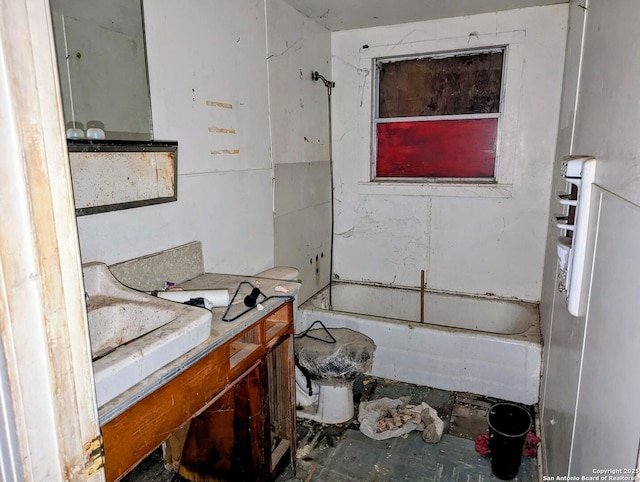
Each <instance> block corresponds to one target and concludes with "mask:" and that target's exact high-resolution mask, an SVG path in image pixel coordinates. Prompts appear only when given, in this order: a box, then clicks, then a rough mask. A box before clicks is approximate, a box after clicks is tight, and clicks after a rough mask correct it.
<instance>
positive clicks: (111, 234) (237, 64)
mask: <svg viewBox="0 0 640 482" xmlns="http://www.w3.org/2000/svg"><path fill="white" fill-rule="evenodd" d="M144 7H145V8H144V10H145V28H146V39H147V50H148V63H149V76H150V88H151V103H152V111H153V125H154V136H155V138H156V139H162V140H177V141H178V173H179V176H178V201H177V202H175V203H169V204H164V205H159V206H149V207H144V208H135V209H130V210H126V211H118V212H113V213H105V214H98V215H92V216H84V217H83V218H80V219H79V222H78V226H79V232H80V241H81V252H82V258H83V261H104V262H106V263H115V262H118V261H123V260H126V259H130V258H134V257H137V256H141V255H144V254H148V253H154V252H157V251H161V250H163V249H167V248H170V247H172V246H177V245H179V244H182V243H185V242H189V241H193V240H199V241H202V245H203V250H204V259H205V269H207V270H209V271H219V272H232V273H255V272H257V271H259V270H261V269H264V268H266V267H268V266H271V265H272V264H273V213H272V169H271V157H270V139H269V117H268V116H269V112H268V89H267V80H268V79H267V66H266V62H265V56H266V31H265V28H266V27H265V12H264V3H263V2H262V1H258V0H238V1H234V2H229V1H224V0H213V1H209V2H199V1H194V0H190V1H182V2H178V1H174V0H153V1H148V2H145V5H144Z"/></svg>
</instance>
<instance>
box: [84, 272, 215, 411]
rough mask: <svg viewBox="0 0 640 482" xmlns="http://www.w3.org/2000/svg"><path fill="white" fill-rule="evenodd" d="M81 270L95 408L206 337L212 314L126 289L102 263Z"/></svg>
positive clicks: (209, 328)
mask: <svg viewBox="0 0 640 482" xmlns="http://www.w3.org/2000/svg"><path fill="white" fill-rule="evenodd" d="M82 268H83V275H84V285H85V292H86V295H87V315H88V319H89V339H90V342H91V354H92V358H93V374H94V378H95V385H96V397H97V402H98V407H100V406H102V405H104V404H105V403H107V402H109V401H111V400H113V399H114V398H115V397H117V396H118V395H120V394H121V393H123V392H125V391H126V390H128V389H129V388H131V387H132V386H134V385H135V384H137V383H139V382H141V381H142V380H144V379H145V378H146V377H148V376H149V375H151V374H152V373H153V372H155V371H156V370H158V369H159V368H162V367H163V366H165V365H166V364H167V363H170V362H171V361H173V360H175V359H176V358H178V357H179V356H181V355H183V354H184V353H186V352H187V351H189V350H191V349H192V348H194V347H196V346H197V345H199V344H200V343H202V342H203V341H205V340H206V339H207V338H208V337H209V334H210V331H211V312H210V311H208V310H205V309H202V308H197V307H195V306H190V305H185V304H182V303H175V302H172V301H167V300H164V299H161V298H156V297H155V296H151V295H148V294H146V293H142V292H140V291H136V290H133V289H130V288H127V287H126V286H124V285H122V284H121V283H119V282H118V281H117V280H116V279H115V278H114V277H113V275H112V274H111V272H110V271H109V268H108V267H107V265H105V264H104V263H88V264H85V265H83V267H82Z"/></svg>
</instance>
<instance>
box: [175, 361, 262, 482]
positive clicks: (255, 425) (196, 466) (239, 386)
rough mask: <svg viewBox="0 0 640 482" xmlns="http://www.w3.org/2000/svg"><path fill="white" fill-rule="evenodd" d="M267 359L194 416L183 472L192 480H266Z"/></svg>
mask: <svg viewBox="0 0 640 482" xmlns="http://www.w3.org/2000/svg"><path fill="white" fill-rule="evenodd" d="M265 380H266V367H265V364H264V363H263V362H262V361H259V362H258V363H256V364H255V365H254V366H253V367H252V368H250V369H249V370H247V371H246V372H245V373H244V374H243V375H242V376H241V377H240V378H238V379H237V380H236V381H235V382H234V383H233V384H232V385H231V386H229V387H228V388H227V389H226V390H225V391H224V392H222V393H221V394H220V395H219V396H218V397H216V400H214V401H213V403H212V404H211V405H209V406H208V407H207V409H206V410H204V411H203V412H202V413H201V414H200V415H198V416H197V417H195V418H193V419H192V420H191V422H190V426H189V429H188V433H187V436H186V440H185V442H184V447H183V451H182V457H181V460H180V468H179V473H180V475H181V476H183V477H185V478H186V479H188V480H192V481H213V480H216V481H219V480H228V481H234V482H235V481H252V482H254V481H261V480H267V478H268V477H269V475H268V473H269V471H268V470H265V469H267V454H266V447H267V440H266V439H265V437H266V431H265V425H266V423H267V419H268V410H269V409H268V400H267V397H268V395H267V394H268V391H267V389H266V387H265Z"/></svg>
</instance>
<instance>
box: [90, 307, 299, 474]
mask: <svg viewBox="0 0 640 482" xmlns="http://www.w3.org/2000/svg"><path fill="white" fill-rule="evenodd" d="M294 383H295V381H294V364H293V305H292V303H286V304H284V305H282V306H280V307H279V308H277V309H275V310H274V311H272V312H271V313H268V314H267V315H266V316H264V317H263V318H262V319H260V320H259V321H258V322H256V323H254V324H252V325H251V326H250V327H248V328H247V329H245V330H244V331H243V332H242V333H240V334H239V335H237V336H235V337H234V338H232V339H231V340H229V341H227V342H226V343H224V344H223V345H222V346H221V347H218V348H216V349H215V350H214V351H212V352H211V353H209V354H208V355H207V356H205V357H204V358H202V359H201V360H200V361H198V362H196V363H194V364H193V365H192V366H191V367H189V368H188V369H187V370H185V371H184V372H183V373H181V374H180V375H178V376H177V377H176V378H174V379H172V380H171V381H169V382H168V383H167V384H166V385H164V386H162V387H161V388H159V389H158V390H156V391H155V392H153V393H151V394H150V395H149V396H147V397H145V398H144V399H142V400H141V401H140V402H138V403H137V404H135V405H134V406H132V407H131V408H129V409H128V410H127V411H125V412H124V413H122V414H121V415H119V416H118V417H116V418H115V419H113V420H112V421H110V422H108V423H107V424H105V425H104V426H103V427H102V433H103V439H104V447H105V470H106V475H107V480H118V479H119V478H121V477H122V476H123V475H124V474H126V473H127V472H128V471H129V470H131V469H132V468H133V467H134V466H135V465H136V464H137V463H138V462H139V461H140V460H142V458H144V457H145V456H146V455H148V454H149V453H151V452H152V451H153V450H155V448H157V447H158V446H159V445H160V444H161V443H162V442H166V444H165V460H166V465H168V466H173V468H174V469H175V470H177V471H178V472H179V473H180V475H181V476H182V477H184V478H186V479H188V480H193V481H210V480H211V481H213V480H230V481H234V482H235V481H244V480H246V481H263V480H264V481H268V480H273V479H275V478H276V476H277V475H278V473H279V472H280V471H281V470H282V468H283V467H284V466H286V464H287V463H290V464H291V465H292V467H294V464H295V450H296V443H295V428H296V427H295V389H294V388H295V385H294Z"/></svg>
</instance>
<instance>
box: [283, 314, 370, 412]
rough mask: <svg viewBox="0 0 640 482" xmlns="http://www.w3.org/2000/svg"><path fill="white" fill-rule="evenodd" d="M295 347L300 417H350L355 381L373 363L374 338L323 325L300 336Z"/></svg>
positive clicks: (317, 322)
mask: <svg viewBox="0 0 640 482" xmlns="http://www.w3.org/2000/svg"><path fill="white" fill-rule="evenodd" d="M315 324H321V322H319V321H316V322H315V323H314V325H315ZM314 325H312V326H311V328H313V326H314ZM293 347H294V348H293V349H294V352H295V359H296V369H297V370H296V396H297V404H298V407H299V408H298V412H297V415H298V417H301V418H307V419H311V420H315V421H316V422H321V423H327V424H334V423H342V422H347V421H349V420H351V419H352V418H353V415H354V407H353V382H354V381H355V379H356V378H357V377H358V376H359V375H361V374H362V373H366V372H368V371H370V370H371V368H372V366H373V352H374V351H375V348H376V347H375V344H374V343H373V340H371V338H369V337H368V336H365V335H363V334H362V333H359V332H357V331H353V330H349V329H348V328H331V329H327V328H324V326H323V327H322V328H318V329H309V330H307V331H305V332H303V333H301V334H299V335H297V336H296V340H295V343H294V345H293ZM300 374H301V375H302V377H301V376H300Z"/></svg>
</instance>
